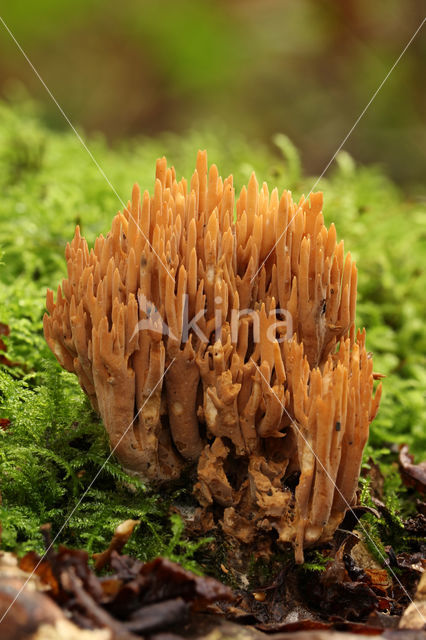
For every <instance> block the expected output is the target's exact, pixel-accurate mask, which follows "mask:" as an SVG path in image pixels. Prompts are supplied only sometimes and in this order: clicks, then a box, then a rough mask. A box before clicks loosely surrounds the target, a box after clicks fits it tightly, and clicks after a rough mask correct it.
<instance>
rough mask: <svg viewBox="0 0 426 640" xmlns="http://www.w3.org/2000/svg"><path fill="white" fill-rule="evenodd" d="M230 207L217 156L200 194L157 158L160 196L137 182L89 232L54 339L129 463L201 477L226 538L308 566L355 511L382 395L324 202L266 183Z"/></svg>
mask: <svg viewBox="0 0 426 640" xmlns="http://www.w3.org/2000/svg"><path fill="white" fill-rule="evenodd" d="M234 200H235V191H234V187H233V182H232V176H230V177H229V178H227V179H226V180H225V181H222V179H221V178H220V177H219V175H218V171H217V168H216V167H215V166H214V165H213V166H212V167H210V169H208V166H207V155H206V153H205V152H199V154H198V157H197V164H196V170H195V172H194V174H193V176H192V178H191V181H190V183H189V184H188V183H187V182H186V180H181V181H180V182H177V181H176V174H175V171H174V169H173V168H168V167H167V164H166V160H165V158H162V159H161V160H159V161H158V162H157V171H156V180H155V187H154V195H153V196H152V197H150V195H149V194H148V193H147V192H145V193H144V194H143V195H142V196H141V194H140V191H139V188H138V187H137V186H135V187H134V189H133V194H132V202H131V203H129V205H128V208H127V209H125V210H124V211H123V212H122V213H119V214H118V215H117V216H116V217H115V218H114V220H113V223H112V228H111V231H110V232H109V233H108V234H107V236H106V237H103V236H102V235H101V236H100V237H99V238H98V239H97V240H96V242H95V246H94V248H93V249H91V250H90V251H89V249H88V246H87V243H86V241H85V240H84V238H82V237H81V236H80V231H79V228H78V227H77V229H76V232H75V236H74V239H73V241H72V242H71V244H70V245H68V246H67V248H66V259H67V266H68V278H67V279H66V280H64V281H63V283H62V287H59V288H58V293H57V297H56V302H55V301H54V296H53V293H52V292H51V291H49V292H48V294H47V309H48V314H46V315H45V318H44V332H45V336H46V340H47V342H48V344H49V346H50V348H51V350H52V351H53V353H54V354H55V356H56V357H57V359H58V360H59V362H60V364H61V365H62V366H63V367H64V368H65V369H67V370H68V371H72V372H74V373H75V374H76V375H77V376H78V379H79V381H80V384H81V386H82V388H83V389H84V391H85V392H86V393H87V395H88V396H89V398H90V400H91V403H92V405H93V407H94V409H95V410H96V411H98V412H99V413H100V415H101V417H102V419H103V422H104V424H105V428H106V430H107V432H108V434H109V438H110V442H111V446H112V448H113V449H114V451H115V454H116V455H117V457H118V459H119V460H120V461H121V463H122V465H123V467H124V468H125V469H126V470H128V471H129V472H130V473H133V474H137V475H139V476H140V477H141V478H143V479H145V480H146V481H149V482H164V481H167V480H173V479H176V478H178V477H179V476H180V475H181V473H182V471H183V470H184V469H188V470H190V469H191V468H192V469H193V470H194V472H195V474H196V476H197V477H196V481H195V494H196V496H197V498H198V500H199V502H200V503H201V505H202V507H203V508H204V509H205V510H210V511H211V512H212V513H213V514H214V516H215V518H216V520H220V522H221V526H222V527H223V529H224V531H225V532H226V533H227V534H229V535H232V536H234V537H235V538H237V539H239V540H241V541H242V542H246V543H250V542H252V541H253V540H255V536H258V535H259V534H260V533H262V532H264V535H265V536H269V537H270V539H271V540H272V539H273V537H274V536H275V539H276V538H278V540H279V541H281V542H290V543H292V544H293V545H294V547H295V553H296V559H297V561H299V562H300V561H302V560H303V548H304V547H306V546H307V545H312V544H314V543H316V542H318V541H323V540H327V539H329V538H330V536H331V535H332V534H333V532H334V530H335V529H336V527H337V526H338V525H339V523H340V522H341V520H342V518H343V516H344V513H345V510H346V509H347V508H348V506H349V505H352V504H354V500H355V491H356V488H357V484H358V475H359V470H360V464H361V456H362V451H363V448H364V445H365V443H366V441H367V437H368V430H369V425H370V422H371V420H372V419H373V418H374V416H375V414H376V411H377V407H378V404H379V400H380V393H381V387H380V385H379V386H378V388H377V390H376V393H375V394H374V395H373V379H374V374H373V363H372V359H371V358H370V357H369V355H368V354H367V352H366V349H365V332H362V333H361V332H358V333H356V331H355V303H356V284H357V271H356V267H355V263H354V262H353V260H352V258H351V256H350V254H347V255H346V256H345V254H344V250H343V242H339V243H338V242H337V239H336V230H335V228H334V225H331V226H330V228H329V229H327V228H326V227H325V225H324V220H323V214H322V195H321V194H320V193H316V194H312V195H311V196H310V199H309V200H305V199H304V198H302V199H301V200H300V202H298V203H295V202H293V200H292V197H291V194H290V193H289V192H287V191H284V193H283V194H282V196H281V198H280V197H279V195H278V192H277V190H276V189H274V190H273V191H272V193H271V194H269V191H268V187H267V185H266V184H263V185H262V187H261V188H260V189H259V185H258V183H257V181H256V177H255V175H254V174H253V175H252V176H251V178H250V180H249V183H248V187H247V188H246V187H243V189H242V191H241V193H240V196H239V198H238V199H237V201H236V203H235V204H234ZM235 211H236V213H235ZM295 474H296V476H297V474H298V477H299V480H298V483H297V486H296V489H295V490H294V482H293V484H292V483H291V482H290V483H287V480H288V478H290V476H291V477H292V478H293V479H294V477H295ZM291 485H292V486H291ZM269 531H274V532H275V533H274V536H271V534H270V533H268V532H269Z"/></svg>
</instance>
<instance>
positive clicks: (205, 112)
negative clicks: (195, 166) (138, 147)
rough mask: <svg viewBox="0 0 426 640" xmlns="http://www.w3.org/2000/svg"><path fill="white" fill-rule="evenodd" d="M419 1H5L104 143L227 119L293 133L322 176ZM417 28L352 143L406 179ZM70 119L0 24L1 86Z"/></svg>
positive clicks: (410, 167)
mask: <svg viewBox="0 0 426 640" xmlns="http://www.w3.org/2000/svg"><path fill="white" fill-rule="evenodd" d="M423 8H424V5H423V3H422V2H419V1H418V0H405V1H404V2H401V1H400V0H376V1H375V2H367V0H344V1H341V0H298V1H297V2H295V1H293V2H292V1H290V0H226V1H225V0H214V1H212V0H162V1H161V2H155V1H154V0H151V1H148V0H122V1H121V2H119V3H117V2H99V0H74V1H73V2H70V1H66V0H40V1H39V2H37V3H35V2H34V1H33V0H3V2H2V4H1V10H0V15H1V16H2V17H3V18H4V20H5V21H6V23H7V24H8V26H9V27H10V29H11V31H12V32H13V34H14V35H15V36H16V38H17V40H18V41H19V42H20V44H21V45H22V47H23V49H24V51H25V52H26V53H27V55H28V56H29V58H30V59H31V61H32V62H33V63H34V65H35V67H36V68H37V69H38V70H39V72H40V74H41V76H42V77H43V79H44V81H45V82H46V84H47V86H48V87H49V88H50V89H51V91H52V92H53V94H54V95H55V96H56V98H57V99H58V102H59V103H60V104H61V106H62V107H63V108H64V110H65V112H66V113H67V114H68V115H69V117H70V119H71V121H72V122H73V123H76V124H78V125H81V126H82V127H83V129H84V130H85V131H91V132H93V131H101V132H103V133H104V134H105V135H106V136H107V137H108V138H109V139H110V140H115V139H119V138H122V137H130V136H138V135H153V134H155V135H156V134H158V133H161V132H163V131H172V132H174V133H178V134H182V133H184V132H185V131H186V130H188V129H189V128H198V129H200V128H202V127H207V128H208V129H210V130H212V129H213V130H214V128H215V127H223V126H224V125H225V126H226V127H227V128H229V129H230V130H235V131H236V132H237V133H239V134H241V135H243V136H245V137H249V138H252V139H253V140H254V141H259V142H263V143H264V144H268V145H270V147H271V148H272V143H271V138H272V135H273V134H274V133H276V132H278V131H280V132H283V133H285V134H286V135H288V136H289V138H290V139H291V140H292V141H293V143H294V144H295V146H296V147H297V148H298V149H299V150H300V152H301V158H302V164H303V166H304V168H305V171H306V172H310V173H315V174H320V173H321V172H322V170H323V169H324V167H325V166H326V164H327V162H328V161H329V159H330V158H331V156H332V155H333V154H334V152H335V151H336V149H337V147H338V146H339V144H340V143H341V141H342V140H343V138H344V136H345V135H346V133H347V132H348V131H349V129H350V128H351V126H352V125H353V123H354V122H355V120H356V118H357V117H358V116H359V114H360V113H361V111H362V109H363V108H364V106H365V105H366V104H367V102H368V100H369V99H370V97H371V95H372V94H373V93H374V91H375V90H376V88H377V87H378V85H379V84H380V82H381V81H382V80H383V78H384V77H385V75H386V73H387V72H388V70H389V69H390V68H391V66H392V64H393V63H394V61H395V60H396V58H397V57H398V55H399V54H400V52H401V51H402V49H403V47H404V46H405V44H406V43H407V42H408V40H409V39H410V37H411V35H412V34H413V33H414V32H415V30H416V29H417V27H418V26H419V24H420V23H421V20H422V19H423V17H424V16H423V12H422V9H423ZM425 53H426V38H425V37H424V34H423V33H422V32H421V33H419V35H418V37H417V38H416V39H415V41H414V42H413V43H412V45H411V46H410V48H409V49H408V51H407V52H406V54H405V55H404V57H403V60H402V61H401V63H400V64H399V65H398V66H397V68H396V69H395V70H394V72H393V73H392V75H391V77H390V78H389V80H388V81H387V82H386V84H385V85H384V87H383V88H382V89H381V91H380V93H379V95H378V96H377V98H376V99H375V101H374V104H373V105H372V106H371V108H370V109H369V110H368V112H367V113H366V115H365V116H364V118H363V119H362V121H361V123H360V124H359V126H358V127H357V128H356V129H355V131H354V132H353V134H352V135H351V137H350V139H349V140H348V142H347V144H346V145H345V149H346V150H347V151H349V153H350V154H351V155H353V156H354V157H355V159H356V160H358V161H360V162H366V163H372V162H373V163H378V164H380V165H382V166H383V168H384V170H385V172H386V173H387V174H388V175H390V176H391V177H393V178H394V179H395V180H396V181H397V182H398V183H399V184H402V185H404V187H408V188H410V189H411V192H412V193H413V188H414V185H416V189H415V191H416V192H417V187H418V185H419V184H420V183H421V181H422V180H423V178H424V171H425V148H426V128H425V114H426V92H425V82H424V67H423V63H424V59H425ZM24 87H25V91H26V92H27V93H29V94H30V95H31V96H32V97H34V98H36V99H37V100H39V101H41V102H42V103H43V105H44V114H43V115H44V118H45V119H46V120H47V122H48V123H49V125H50V126H54V127H58V128H66V127H67V124H66V122H65V121H64V119H63V118H62V116H61V114H60V113H59V111H58V110H57V108H56V106H55V105H54V104H53V102H52V101H51V100H50V98H49V96H48V95H47V93H46V91H45V89H44V88H43V87H42V85H41V84H40V82H39V80H38V79H37V77H36V76H35V74H34V72H33V71H32V69H31V68H30V67H29V65H28V63H27V62H26V60H25V59H24V57H23V56H22V54H21V53H20V52H19V51H18V49H17V47H16V45H15V43H14V42H13V41H12V40H11V38H10V36H9V35H8V34H7V32H6V31H5V29H4V27H3V26H2V25H0V96H1V97H3V98H6V99H11V98H16V97H17V96H19V95H20V94H21V93H22V92H23V91H24V89H23V88H24Z"/></svg>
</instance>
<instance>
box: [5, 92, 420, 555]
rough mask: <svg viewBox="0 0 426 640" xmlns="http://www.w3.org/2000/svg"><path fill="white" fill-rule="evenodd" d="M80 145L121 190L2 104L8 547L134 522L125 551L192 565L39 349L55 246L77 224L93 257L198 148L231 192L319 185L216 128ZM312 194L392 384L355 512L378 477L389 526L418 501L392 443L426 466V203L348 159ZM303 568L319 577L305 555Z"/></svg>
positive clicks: (161, 501)
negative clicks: (330, 226) (373, 472)
mask: <svg viewBox="0 0 426 640" xmlns="http://www.w3.org/2000/svg"><path fill="white" fill-rule="evenodd" d="M88 145H89V147H90V150H91V152H92V153H93V156H94V158H96V161H97V162H98V163H99V165H100V166H101V167H102V169H103V171H104V172H105V174H106V176H107V177H108V180H109V181H110V183H111V185H113V187H114V189H112V188H111V186H110V185H109V184H108V182H107V181H106V179H105V177H104V176H102V175H101V173H100V171H99V170H98V168H97V167H96V165H95V163H94V162H93V160H92V159H91V158H90V157H89V154H88V153H87V152H86V151H85V150H84V149H83V147H82V145H81V144H80V142H79V141H78V139H77V138H76V136H75V135H74V133H73V132H71V131H69V132H63V131H62V132H57V131H53V130H49V129H48V128H47V127H46V126H45V125H44V124H43V120H42V117H41V116H40V114H38V113H37V109H36V108H35V107H34V105H31V104H23V103H22V104H15V105H13V107H11V106H9V105H6V104H0V252H1V264H0V322H1V323H3V325H6V326H7V327H8V328H9V330H10V335H9V336H7V337H3V340H4V343H5V345H6V347H7V353H4V354H3V358H2V359H1V361H2V364H1V365H0V412H1V413H0V418H1V419H2V422H1V423H0V424H1V425H2V427H1V428H0V491H1V498H2V501H1V504H0V523H1V528H2V531H1V546H2V547H3V548H5V549H10V550H14V551H17V552H20V553H21V552H23V551H25V550H29V549H36V550H37V551H39V552H40V551H41V550H42V546H43V543H42V536H41V534H40V529H39V528H40V525H42V524H44V523H46V522H50V523H51V524H52V534H53V535H54V536H56V535H57V542H61V543H64V544H68V545H71V546H74V547H84V548H86V549H87V550H88V551H89V552H96V551H100V550H102V549H103V548H105V546H107V544H108V542H109V540H110V538H111V534H112V531H113V529H114V527H115V526H116V525H117V524H118V523H119V522H121V521H123V520H124V519H126V518H137V519H139V520H141V526H140V527H139V528H138V530H137V532H136V534H135V535H134V536H133V537H132V539H131V541H130V542H129V544H128V546H127V547H126V550H127V552H129V553H132V554H134V555H136V556H137V557H140V558H141V559H148V558H151V557H153V556H155V555H158V554H163V555H166V556H169V557H171V558H175V559H180V560H181V561H182V562H183V563H184V564H185V565H186V566H196V561H197V548H198V545H199V544H200V541H198V542H190V541H188V540H187V539H186V537H185V533H184V531H183V525H182V522H181V520H180V518H179V516H178V515H176V514H173V512H171V511H170V504H171V502H172V501H173V499H174V497H175V496H173V495H171V496H168V497H165V496H164V495H163V496H162V497H160V496H159V495H157V494H155V493H153V492H151V491H150V490H149V489H147V488H146V487H144V486H143V485H142V484H140V483H139V482H137V481H135V479H134V478H130V477H128V476H127V475H126V474H125V473H124V472H123V471H122V470H121V469H120V466H119V465H118V464H117V463H116V462H115V461H114V460H113V459H112V458H110V459H109V460H108V462H107V463H106V464H105V465H104V461H105V459H106V458H107V457H108V454H109V449H108V443H107V440H106V438H105V434H104V431H103V427H102V424H101V423H100V422H99V420H98V419H97V417H96V416H95V415H94V413H93V412H92V411H91V409H90V407H89V404H88V401H87V399H86V398H85V396H84V395H83V393H82V391H81V390H80V387H79V385H78V383H77V380H76V379H75V378H74V377H73V376H72V375H70V374H68V373H66V372H64V371H62V370H61V369H60V368H59V366H58V365H57V363H56V361H55V359H54V357H53V356H52V354H51V352H50V351H49V349H48V348H47V345H46V344H45V341H44V338H43V333H42V316H43V312H44V301H45V292H46V288H47V287H51V288H53V289H55V288H56V286H57V285H58V283H59V282H60V281H61V279H62V278H63V277H64V275H65V273H66V266H65V259H64V248H65V245H66V242H67V241H69V240H70V239H71V238H72V236H73V233H74V227H75V225H76V224H77V223H78V224H80V226H81V229H82V233H83V235H85V236H86V238H87V240H88V242H89V244H90V243H93V241H94V239H95V237H96V236H97V235H98V234H99V233H104V234H105V233H106V232H107V231H108V229H109V226H110V222H111V219H112V217H113V215H114V214H115V213H116V211H117V210H118V209H119V208H121V204H120V202H119V198H120V199H121V200H123V201H125V202H127V199H128V197H129V196H130V194H131V188H132V185H133V183H134V182H136V181H137V182H139V184H140V186H141V188H143V189H145V188H148V189H150V190H152V186H153V177H154V168H155V160H156V158H157V157H159V156H162V155H166V156H167V158H168V161H169V163H171V164H174V166H175V167H176V170H177V174H178V176H181V175H185V176H189V175H190V174H191V173H192V170H193V166H194V163H195V156H196V152H197V150H198V149H199V148H206V149H207V150H208V155H209V161H210V162H215V163H216V164H217V165H218V167H219V171H220V173H221V175H222V176H224V175H225V176H226V175H228V174H229V173H233V174H234V179H235V182H236V186H237V188H239V187H241V186H242V185H243V184H244V183H246V182H247V180H248V178H249V176H250V173H251V172H252V170H255V171H256V174H257V177H258V180H259V182H262V181H263V180H266V181H267V182H268V184H269V185H270V186H275V185H276V186H278V187H279V188H280V189H282V188H289V189H291V190H292V191H293V194H294V195H295V196H296V197H298V196H300V195H302V194H303V193H307V192H309V191H310V189H311V187H312V186H313V184H314V183H315V181H316V178H315V176H305V175H303V173H302V170H301V162H300V159H299V156H298V154H297V151H296V150H295V149H294V147H293V145H292V144H291V142H290V141H289V140H288V139H287V138H286V137H285V136H284V135H277V136H276V138H275V139H274V141H273V142H272V143H271V146H270V148H266V147H265V146H263V145H260V144H257V143H255V142H254V141H247V140H244V139H242V138H240V137H238V135H236V134H235V133H232V132H229V131H226V130H225V129H223V130H215V131H211V130H210V131H197V132H196V131H189V132H188V133H187V135H186V136H184V137H177V136H174V135H163V136H162V137H160V138H156V139H137V140H132V141H125V142H123V143H122V144H121V145H119V146H116V147H115V148H113V149H112V148H109V147H108V146H107V145H106V143H105V142H104V140H103V139H102V138H101V137H94V138H92V139H90V140H89V141H88ZM318 189H321V190H322V191H323V192H324V196H325V209H324V213H325V219H326V222H327V223H331V222H332V221H334V222H335V224H336V227H337V232H338V236H339V238H344V240H345V247H346V249H347V250H350V251H351V253H352V254H353V255H354V256H355V258H356V260H357V263H358V269H359V295H358V325H359V326H365V327H366V328H367V345H368V349H369V350H371V351H372V352H373V354H374V360H375V370H376V371H378V372H380V373H383V374H385V375H386V379H385V381H384V394H383V400H382V404H381V407H380V411H379V415H378V417H377V419H376V420H375V421H374V423H373V425H372V428H371V437H370V441H369V444H368V447H367V450H366V455H365V469H366V479H365V480H363V495H364V500H365V501H366V502H368V500H369V499H370V498H369V495H370V493H369V482H370V480H369V479H368V478H369V477H370V474H369V468H370V469H371V468H372V465H375V464H378V465H379V466H380V467H381V469H382V473H383V474H384V477H385V486H384V491H383V495H384V496H385V499H386V501H387V506H388V508H389V510H390V512H391V513H392V514H394V515H395V522H396V523H397V521H398V517H399V515H401V514H402V515H404V516H405V515H407V514H408V513H409V511H410V508H411V502H414V499H413V496H412V495H411V494H409V493H407V490H406V489H405V488H404V487H403V486H402V484H401V481H400V477H399V474H398V473H397V471H396V458H397V448H398V445H399V444H401V443H406V444H408V445H409V447H410V449H411V451H412V453H413V454H414V455H415V457H416V460H417V461H420V460H421V459H422V458H423V459H424V457H425V454H426V415H425V410H424V389H425V387H426V370H425V366H424V365H425V352H426V322H425V305H424V292H425V291H426V272H425V264H426V205H425V202H424V201H423V202H422V201H420V200H411V199H410V198H409V197H407V195H406V194H403V193H401V192H400V191H399V189H398V187H397V186H395V185H394V184H392V183H391V182H390V181H389V180H388V179H387V178H386V176H385V175H384V174H383V172H382V171H381V170H380V168H378V167H359V166H357V165H356V163H355V162H354V161H353V159H352V158H351V157H349V156H348V155H347V154H346V153H345V152H341V153H340V154H339V155H338V156H337V158H336V162H335V163H334V164H333V166H332V167H331V168H330V169H329V171H328V172H327V174H326V176H325V177H324V178H322V180H321V182H320V184H319V185H318ZM114 190H115V192H116V193H115V192H114ZM0 327H1V325H0ZM3 330H5V327H3ZM11 363H12V364H13V365H14V366H10V364H11ZM101 469H102V470H101ZM94 478H96V479H95V481H94V482H93V485H92V486H90V489H89V490H88V491H87V489H88V487H89V485H91V483H92V480H93V479H94ZM86 491H87V493H86ZM178 499H182V496H180V498H178ZM80 500H81V502H80ZM76 505H78V506H76ZM67 519H68V520H67ZM65 520H67V523H66V525H65V526H63V523H64V522H65ZM365 525H366V526H367V527H370V529H371V533H372V534H374V536H375V537H376V538H377V539H378V540H380V536H381V535H383V530H384V529H383V527H382V530H381V529H380V526H379V525H378V524H377V522H374V521H373V519H371V520H370V521H369V520H368V516H367V520H366V521H365ZM395 526H397V524H396V525H395ZM389 535H391V534H390V533H389ZM385 542H386V540H385V541H383V543H385ZM198 560H199V556H198ZM310 562H311V564H312V563H313V565H315V566H317V564H318V563H319V565H321V559H320V560H319V561H318V559H317V558H316V559H315V558H314V556H312V557H310Z"/></svg>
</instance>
